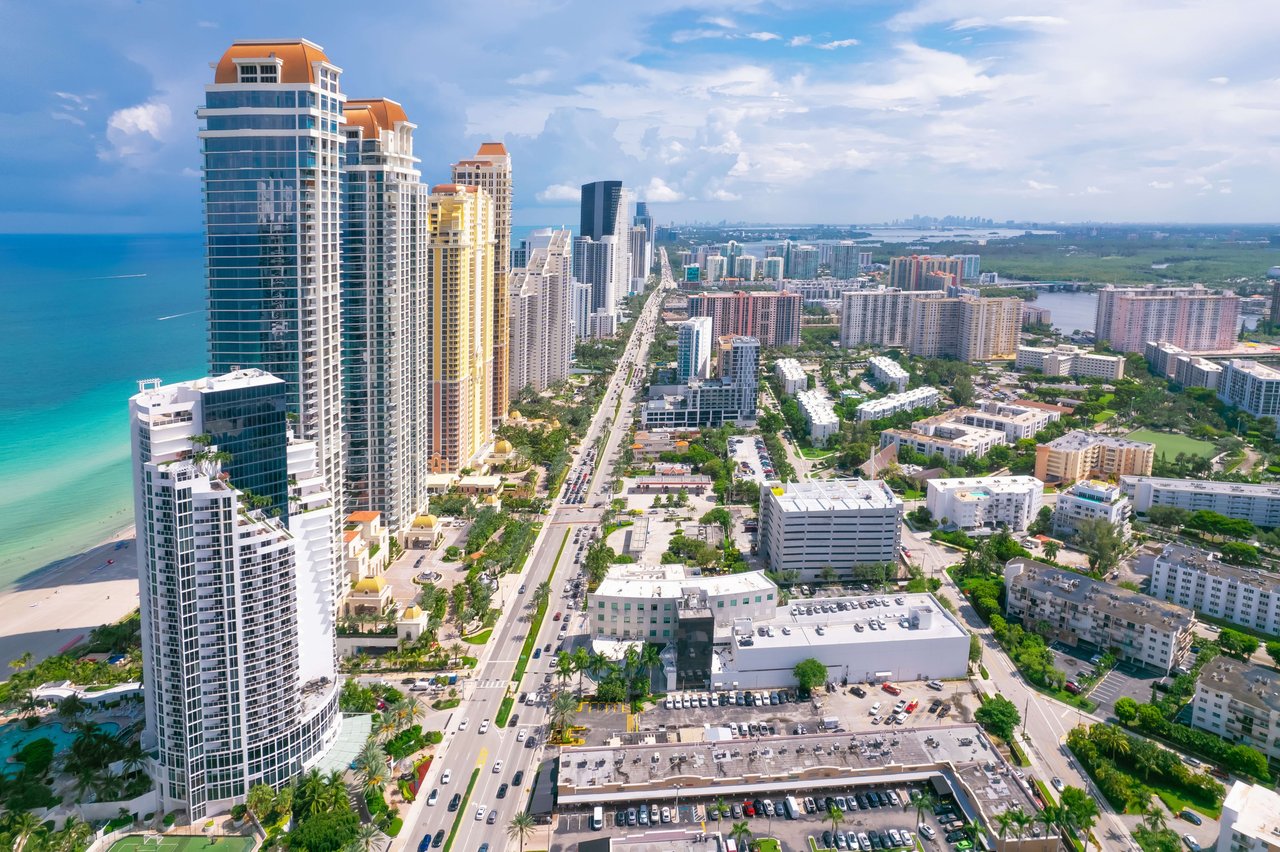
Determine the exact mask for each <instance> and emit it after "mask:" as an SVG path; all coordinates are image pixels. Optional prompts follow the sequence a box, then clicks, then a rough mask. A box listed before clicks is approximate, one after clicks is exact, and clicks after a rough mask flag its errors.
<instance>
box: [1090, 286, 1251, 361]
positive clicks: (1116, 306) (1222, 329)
mask: <svg viewBox="0 0 1280 852" xmlns="http://www.w3.org/2000/svg"><path fill="white" fill-rule="evenodd" d="M1239 316H1240V297H1239V296H1237V295H1235V294H1234V293H1221V292H1215V291H1213V290H1206V289H1205V288H1204V287H1203V286H1201V285H1199V284H1196V285H1193V286H1191V287H1157V286H1155V285H1150V286H1147V287H1113V286H1106V287H1103V288H1102V289H1101V290H1099V291H1098V307H1097V314H1096V317H1095V320H1094V329H1095V333H1096V335H1097V339H1098V342H1099V343H1107V344H1110V346H1111V348H1112V349H1115V350H1116V351H1117V352H1141V351H1142V350H1143V345H1144V344H1146V343H1147V341H1157V342H1165V343H1172V344H1173V345H1175V346H1179V347H1181V348H1183V349H1187V350H1190V351H1193V352H1209V351H1216V350H1222V349H1230V348H1231V347H1233V346H1235V342H1236V322H1237V320H1238V319H1239Z"/></svg>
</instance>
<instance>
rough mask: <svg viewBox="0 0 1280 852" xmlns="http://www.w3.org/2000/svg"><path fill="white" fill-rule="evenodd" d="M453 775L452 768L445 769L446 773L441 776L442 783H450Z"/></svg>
mask: <svg viewBox="0 0 1280 852" xmlns="http://www.w3.org/2000/svg"><path fill="white" fill-rule="evenodd" d="M452 777H453V771H452V770H449V769H446V770H445V771H444V774H443V775H441V776H440V783H441V784H448V783H449V779H450V778H452Z"/></svg>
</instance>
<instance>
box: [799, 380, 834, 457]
mask: <svg viewBox="0 0 1280 852" xmlns="http://www.w3.org/2000/svg"><path fill="white" fill-rule="evenodd" d="M796 402H797V403H799V404H800V413H801V414H803V415H804V420H805V424H806V425H807V426H808V427H809V440H810V441H812V442H813V444H814V446H816V447H825V446H826V445H827V441H829V440H831V437H832V436H833V435H838V434H839V433H840V417H839V416H838V415H837V414H836V410H835V408H833V407H832V405H831V400H829V399H827V395H826V393H825V392H824V391H821V390H816V389H815V390H802V391H800V392H799V393H798V394H796Z"/></svg>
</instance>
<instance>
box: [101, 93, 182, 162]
mask: <svg viewBox="0 0 1280 852" xmlns="http://www.w3.org/2000/svg"><path fill="white" fill-rule="evenodd" d="M172 123H173V116H172V113H171V112H170V110H169V105H168V104H166V103H163V102H161V101H158V100H155V99H152V100H149V101H147V102H146V103H142V104H138V105H137V106H131V107H125V108H124V109H118V110H116V111H115V112H113V113H112V114H111V117H110V118H109V119H107V142H109V143H110V145H111V149H110V150H103V151H100V152H99V156H100V157H102V158H103V159H121V160H124V159H129V158H133V157H138V156H140V155H143V154H147V153H149V152H151V151H153V150H154V149H155V147H156V145H157V144H158V143H161V142H163V141H164V138H165V133H166V131H168V129H169V127H170V125H171V124H172Z"/></svg>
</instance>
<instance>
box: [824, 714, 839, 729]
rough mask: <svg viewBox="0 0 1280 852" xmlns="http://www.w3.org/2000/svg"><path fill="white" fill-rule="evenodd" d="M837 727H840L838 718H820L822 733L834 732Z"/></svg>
mask: <svg viewBox="0 0 1280 852" xmlns="http://www.w3.org/2000/svg"><path fill="white" fill-rule="evenodd" d="M838 727H840V717H839V716H823V717H822V729H823V730H824V731H834V730H835V729H836V728H838Z"/></svg>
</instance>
